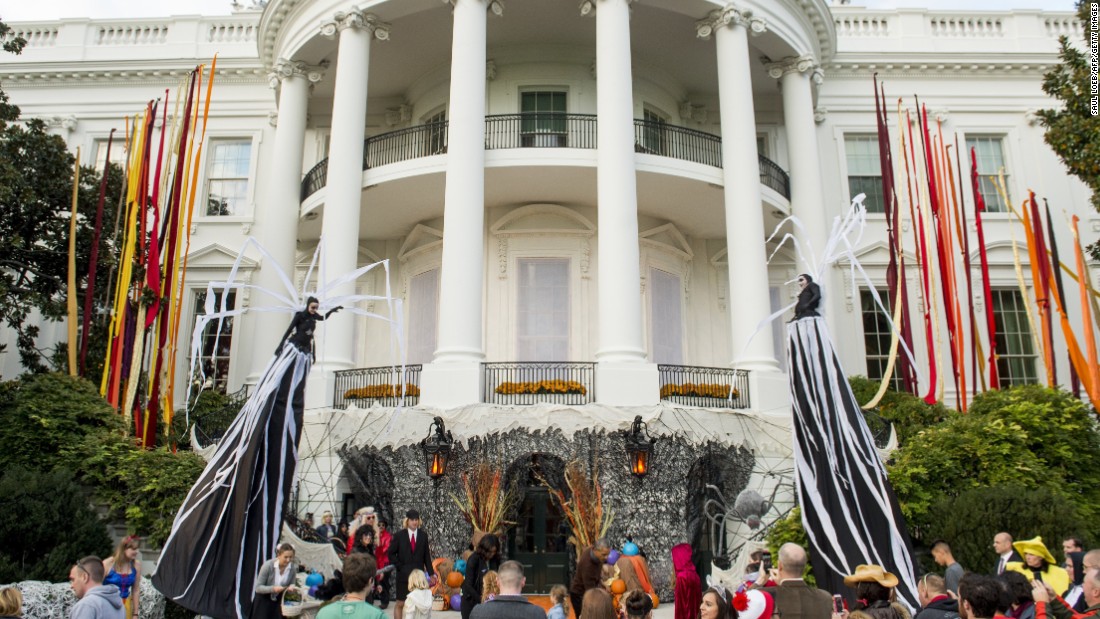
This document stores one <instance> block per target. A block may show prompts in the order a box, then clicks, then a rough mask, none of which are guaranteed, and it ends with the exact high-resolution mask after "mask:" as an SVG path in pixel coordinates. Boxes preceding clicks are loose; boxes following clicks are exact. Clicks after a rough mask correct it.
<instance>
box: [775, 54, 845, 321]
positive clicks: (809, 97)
mask: <svg viewBox="0 0 1100 619" xmlns="http://www.w3.org/2000/svg"><path fill="white" fill-rule="evenodd" d="M767 69H768V75H770V76H771V77H772V78H775V79H779V80H780V84H781V86H782V89H783V125H784V127H786V130H787V157H788V159H789V160H790V168H791V169H790V173H791V176H790V178H791V211H792V214H794V215H796V216H797V217H798V218H799V219H800V220H802V223H803V224H804V226H803V230H802V231H801V232H798V234H800V238H799V242H800V243H801V244H802V247H803V251H807V250H808V251H807V255H812V256H814V259H815V260H819V259H820V258H821V252H822V251H823V250H824V249H825V243H826V242H827V241H828V238H829V231H830V230H831V228H832V224H831V222H830V218H829V215H828V212H827V211H826V205H825V190H824V187H823V185H822V182H821V166H820V162H819V161H818V157H819V153H818V150H817V127H816V123H815V122H814V101H813V92H812V89H811V80H820V79H821V69H820V68H819V67H818V66H817V63H816V62H814V59H813V57H812V56H809V55H806V56H799V57H795V58H785V59H783V60H782V61H780V62H776V63H771V64H769V65H768V66H767ZM800 269H801V270H805V269H802V268H801V267H800ZM835 271H836V270H835V269H832V268H828V269H826V270H825V271H823V272H822V273H821V274H820V277H818V275H815V274H811V275H813V276H814V277H818V279H819V280H820V281H818V284H819V285H820V286H821V288H822V292H823V297H824V302H823V304H822V307H821V308H820V309H821V310H825V311H823V312H822V315H823V316H824V317H825V319H826V321H827V323H828V325H829V328H830V330H831V331H832V332H833V333H839V331H837V325H836V322H835V321H836V320H837V318H838V312H839V308H840V302H841V300H842V297H843V294H842V293H841V289H840V286H841V281H840V280H841V277H840V274H838V273H836V272H835Z"/></svg>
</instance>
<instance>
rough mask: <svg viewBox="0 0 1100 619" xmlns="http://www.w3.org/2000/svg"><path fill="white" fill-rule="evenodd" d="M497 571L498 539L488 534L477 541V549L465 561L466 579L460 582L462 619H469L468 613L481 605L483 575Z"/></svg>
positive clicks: (498, 557)
mask: <svg viewBox="0 0 1100 619" xmlns="http://www.w3.org/2000/svg"><path fill="white" fill-rule="evenodd" d="M499 569H500V539H499V538H497V536H496V535H493V534H492V533H488V534H486V535H485V536H484V537H482V538H481V540H480V541H478V543H477V549H476V550H474V552H473V554H471V555H470V558H469V559H467V560H466V578H465V580H463V581H462V608H461V611H462V619H470V612H472V611H473V610H474V607H475V606H477V605H478V604H480V603H481V595H482V593H484V581H485V574H486V573H488V572H489V571H490V570H492V571H496V570H499Z"/></svg>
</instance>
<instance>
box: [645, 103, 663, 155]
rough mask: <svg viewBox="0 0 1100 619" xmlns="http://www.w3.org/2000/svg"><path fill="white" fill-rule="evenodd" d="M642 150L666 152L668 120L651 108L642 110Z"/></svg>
mask: <svg viewBox="0 0 1100 619" xmlns="http://www.w3.org/2000/svg"><path fill="white" fill-rule="evenodd" d="M642 120H643V122H642V143H641V147H642V152H646V153H651V154H654V155H663V154H665V125H666V124H667V123H668V121H667V120H666V119H665V118H664V117H663V116H661V115H660V114H658V113H657V112H654V111H653V110H650V109H645V110H643V111H642Z"/></svg>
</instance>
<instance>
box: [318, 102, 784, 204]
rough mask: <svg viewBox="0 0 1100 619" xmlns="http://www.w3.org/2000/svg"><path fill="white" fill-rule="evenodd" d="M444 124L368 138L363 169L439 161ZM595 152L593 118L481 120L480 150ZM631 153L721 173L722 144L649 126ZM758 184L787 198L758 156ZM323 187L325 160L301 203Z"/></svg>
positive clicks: (769, 164) (638, 128)
mask: <svg viewBox="0 0 1100 619" xmlns="http://www.w3.org/2000/svg"><path fill="white" fill-rule="evenodd" d="M447 129H448V124H447V121H445V120H443V121H439V122H434V123H428V124H424V125H417V126H415V127H408V128H406V129H398V130H397V131H390V132H388V133H383V134H380V135H376V136H372V137H369V138H367V139H366V141H365V142H364V143H363V169H364V170H368V169H371V168H377V167H379V166H384V165H388V164H391V163H397V162H400V161H408V160H410V159H418V158H420V157H429V156H431V155H441V154H444V153H446V152H447V134H448V131H447ZM511 148H583V149H593V148H596V116H595V115H594V114H566V113H564V112H528V113H523V114H496V115H493V116H486V117H485V149H486V150H500V149H511ZM634 149H635V150H636V151H637V152H639V153H649V154H653V155H660V156H662V157H671V158H674V159H680V160H683V161H692V162H695V163H700V164H703V165H709V166H714V167H716V168H720V167H722V138H721V137H719V136H717V135H713V134H710V133H706V132H703V131H697V130H695V129H689V128H687V127H677V126H675V125H669V124H667V123H662V122H656V121H651V120H639V119H635V120H634ZM759 159H760V161H759V164H760V182H761V183H762V184H764V185H765V186H767V187H771V188H772V189H774V190H775V191H777V192H778V193H780V194H781V195H782V196H783V197H785V198H787V199H790V197H791V181H790V177H789V176H788V175H787V173H786V172H784V171H783V168H781V167H779V165H778V164H776V163H775V162H774V161H772V160H771V159H768V158H767V157H765V156H763V155H760V157H759ZM327 182H328V159H327V158H326V159H324V160H322V161H321V162H320V163H318V164H317V165H315V166H313V168H312V169H310V171H309V172H307V173H306V175H305V178H303V179H302V192H301V199H302V200H303V201H304V200H305V199H306V198H308V197H309V196H311V195H313V194H314V193H315V192H317V191H318V190H320V189H321V188H323V187H324V186H325V185H326V184H327Z"/></svg>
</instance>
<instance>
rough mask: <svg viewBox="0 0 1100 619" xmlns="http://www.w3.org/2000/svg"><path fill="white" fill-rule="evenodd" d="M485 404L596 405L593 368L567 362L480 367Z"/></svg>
mask: <svg viewBox="0 0 1100 619" xmlns="http://www.w3.org/2000/svg"><path fill="white" fill-rule="evenodd" d="M481 373H482V385H483V393H482V398H481V401H482V402H485V403H486V404H519V405H527V404H538V403H541V402H548V403H551V404H573V405H578V404H588V403H590V402H595V401H596V364H595V363H579V362H569V361H528V362H522V361H521V362H509V363H482V364H481Z"/></svg>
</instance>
